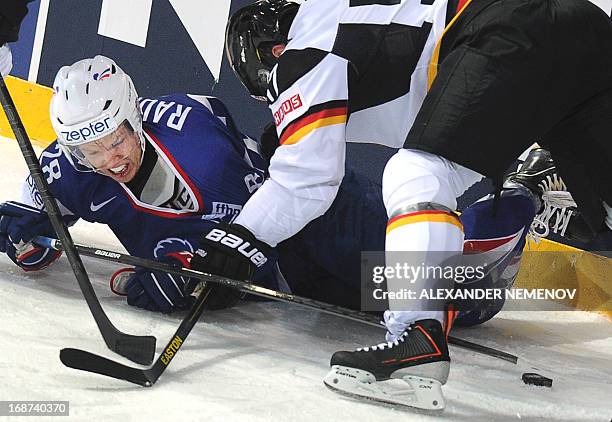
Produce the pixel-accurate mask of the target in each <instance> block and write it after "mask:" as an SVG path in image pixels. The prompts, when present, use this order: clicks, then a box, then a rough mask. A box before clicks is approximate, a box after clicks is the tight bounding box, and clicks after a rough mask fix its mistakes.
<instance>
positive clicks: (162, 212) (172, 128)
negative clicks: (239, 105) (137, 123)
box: [24, 94, 265, 258]
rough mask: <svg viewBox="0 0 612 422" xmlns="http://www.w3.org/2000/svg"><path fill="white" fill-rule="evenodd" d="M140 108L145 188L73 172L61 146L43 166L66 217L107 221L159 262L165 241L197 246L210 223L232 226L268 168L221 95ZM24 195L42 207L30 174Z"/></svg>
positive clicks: (164, 100) (134, 248)
mask: <svg viewBox="0 0 612 422" xmlns="http://www.w3.org/2000/svg"><path fill="white" fill-rule="evenodd" d="M140 106H141V110H142V114H143V129H144V133H145V138H146V145H145V159H143V165H142V167H141V169H140V170H139V175H140V173H141V172H143V171H148V172H149V173H148V174H147V177H146V178H145V180H144V181H143V183H142V186H140V187H134V186H131V182H130V186H128V185H126V184H122V183H117V182H115V181H113V180H112V179H111V178H109V177H106V176H103V175H101V174H98V173H95V172H82V171H78V170H76V169H75V168H74V167H73V166H72V165H71V164H70V162H69V161H68V159H67V158H66V157H65V156H64V155H63V154H62V153H61V150H60V148H59V146H58V144H57V142H54V143H52V144H51V145H49V147H47V148H46V149H45V151H44V152H43V153H42V155H41V157H40V161H41V165H42V169H43V172H44V174H45V176H46V178H47V182H48V183H49V186H50V188H51V191H52V193H53V195H54V197H55V198H56V199H57V200H58V202H59V203H60V204H61V206H60V207H61V208H62V212H63V213H64V214H65V215H66V217H67V218H69V219H70V218H72V217H69V216H73V217H74V218H75V219H76V218H82V219H83V220H86V221H89V222H96V223H102V224H106V225H108V227H109V228H110V229H111V230H112V231H113V232H114V234H115V235H116V236H117V238H118V239H119V240H120V242H121V243H122V244H123V245H124V247H125V248H126V250H127V251H128V252H129V253H130V254H133V255H137V256H141V257H146V258H154V249H155V246H156V245H157V243H158V242H159V241H161V240H163V239H166V238H169V237H178V238H180V239H185V240H187V241H188V242H189V243H191V247H197V242H196V240H197V239H198V237H199V236H201V234H202V233H203V232H205V231H207V230H208V229H209V228H210V225H211V224H214V222H217V221H225V222H230V221H232V220H233V219H234V218H235V217H236V215H237V214H238V213H239V212H240V210H241V209H242V205H243V204H244V203H245V202H246V201H247V199H248V198H249V197H250V196H251V194H252V193H253V192H254V191H255V190H256V189H257V188H258V187H259V186H261V184H262V183H263V181H264V178H265V170H264V168H265V164H264V161H263V159H262V158H261V156H260V155H259V153H258V144H257V142H256V141H254V140H253V139H251V138H249V137H248V136H245V135H243V134H241V133H240V132H239V131H238V130H237V128H236V126H235V124H234V122H233V120H232V118H231V116H230V114H229V112H228V111H227V109H226V107H225V106H224V105H223V103H222V102H221V101H220V100H218V99H217V98H214V97H204V96H195V95H185V94H173V95H167V96H163V97H157V98H142V99H140ZM147 157H149V158H150V160H149V158H147ZM149 162H151V165H150V166H148V167H150V168H148V169H147V168H145V167H147V166H145V163H149ZM137 177H138V176H137ZM25 193H26V195H25V196H26V198H25V201H24V202H28V203H30V204H33V205H35V206H38V207H39V208H43V205H42V201H41V199H40V195H39V193H38V192H37V190H36V188H35V186H34V184H33V182H32V179H31V177H29V178H28V180H27V184H26V192H25ZM191 247H189V248H191Z"/></svg>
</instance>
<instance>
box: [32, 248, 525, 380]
mask: <svg viewBox="0 0 612 422" xmlns="http://www.w3.org/2000/svg"><path fill="white" fill-rule="evenodd" d="M34 241H35V243H37V244H38V245H40V246H43V247H46V248H52V249H57V250H61V249H62V245H61V242H60V241H58V240H56V239H50V238H48V237H38V238H35V239H34ZM76 248H77V250H78V251H79V252H80V253H81V254H82V255H85V256H91V257H94V258H97V259H101V260H105V261H111V262H115V263H122V264H127V265H134V266H139V267H144V268H148V269H150V270H155V271H163V272H166V273H170V274H176V275H180V276H184V277H190V278H197V279H200V280H203V281H207V282H213V283H217V284H223V285H225V286H227V287H231V288H234V289H237V290H240V291H243V292H246V293H251V294H254V295H256V296H261V297H265V298H268V299H273V300H277V301H281V302H287V303H292V304H295V305H298V306H302V307H305V308H309V309H314V310H317V311H319V312H323V313H326V314H330V315H335V316H338V317H342V318H345V319H350V320H353V321H357V322H360V323H364V324H368V325H372V326H375V327H378V328H383V326H382V325H381V324H380V322H379V319H378V318H377V317H376V316H374V315H372V314H368V313H365V312H359V311H354V310H352V309H347V308H343V307H341V306H336V305H332V304H329V303H325V302H321V301H318V300H314V299H309V298H306V297H302V296H296V295H293V294H290V293H284V292H279V291H276V290H271V289H267V288H265V287H261V286H258V285H256V284H252V283H246V282H243V281H238V280H232V279H229V278H225V277H219V276H216V275H211V274H207V273H204V272H201V271H196V270H192V269H188V268H180V267H175V266H173V265H170V264H166V263H163V262H159V261H153V260H150V259H144V258H139V257H136V256H132V255H128V254H123V253H119V252H114V251H108V250H105V249H98V248H91V247H88V246H82V245H76ZM448 342H449V343H450V344H452V345H454V346H457V347H461V348H463V349H467V350H471V351H473V352H477V353H481V354H484V355H487V356H491V357H494V358H498V359H502V360H505V361H508V362H511V363H514V364H516V363H517V362H518V357H517V356H515V355H512V354H510V353H506V352H503V351H501V350H497V349H493V348H491V347H487V346H483V345H480V344H477V343H473V342H470V341H467V340H463V339H460V338H457V337H453V336H449V337H448ZM64 363H66V362H64ZM68 366H71V365H68ZM78 369H82V368H78ZM86 370H87V369H86ZM93 372H98V371H93ZM98 373H99V372H98Z"/></svg>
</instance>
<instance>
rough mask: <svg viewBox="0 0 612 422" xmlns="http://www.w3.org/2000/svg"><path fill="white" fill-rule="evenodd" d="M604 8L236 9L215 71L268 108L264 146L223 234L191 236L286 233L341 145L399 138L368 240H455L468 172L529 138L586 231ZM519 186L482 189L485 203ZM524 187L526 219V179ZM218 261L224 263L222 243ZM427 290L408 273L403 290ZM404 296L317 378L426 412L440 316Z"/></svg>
mask: <svg viewBox="0 0 612 422" xmlns="http://www.w3.org/2000/svg"><path fill="white" fill-rule="evenodd" d="M602 4H603V6H602ZM602 8H603V10H602ZM611 9H612V5H611V4H608V2H600V1H598V2H597V5H595V4H593V3H591V2H589V1H587V0H576V1H568V2H557V1H552V0H544V1H541V2H531V1H526V0H512V1H500V0H485V1H471V0H467V1H466V0H460V1H456V0H433V1H428V2H423V1H418V0H342V1H329V0H309V1H307V2H305V3H303V4H302V5H301V6H299V9H298V6H297V5H295V4H292V3H290V2H288V1H285V0H260V1H258V2H256V3H255V4H254V5H252V6H247V7H245V8H243V9H241V10H239V11H238V12H236V13H235V14H234V15H233V16H232V17H231V19H230V22H229V23H228V29H227V36H226V48H227V53H228V56H229V58H230V63H231V65H232V68H233V69H234V71H235V73H236V74H237V76H238V77H239V78H240V80H241V81H242V82H243V84H244V85H245V86H246V87H247V89H248V90H249V91H250V92H251V94H252V95H253V96H255V97H258V98H261V99H265V100H267V101H268V103H269V105H270V108H271V111H272V114H273V116H274V120H275V124H276V128H277V133H278V136H279V139H280V146H279V147H278V149H277V150H276V152H275V154H274V156H273V158H272V161H271V166H270V178H269V179H268V180H267V181H266V182H265V183H264V185H263V186H262V187H261V189H260V190H259V191H258V192H257V193H256V194H255V195H254V196H253V197H252V198H251V199H250V200H249V201H248V202H247V204H246V205H245V207H244V209H243V210H242V212H241V213H240V215H239V216H238V218H237V219H236V221H235V226H230V227H228V228H227V230H225V231H224V232H223V233H211V234H210V235H208V236H206V237H205V239H204V243H210V242H212V243H217V244H221V243H222V242H224V240H225V239H226V238H227V237H228V236H234V237H239V238H241V239H242V238H244V237H245V236H244V233H247V236H246V238H248V241H249V243H250V245H252V246H254V247H257V250H264V249H265V245H272V246H274V245H276V244H277V243H278V242H280V241H282V240H283V239H286V238H287V237H289V236H292V235H293V234H294V233H296V232H297V231H299V230H300V229H301V228H302V227H304V225H305V224H307V223H308V222H309V221H311V220H312V219H314V218H316V217H317V216H319V215H321V214H322V213H323V212H325V210H326V209H327V207H329V204H330V203H331V201H333V198H334V196H335V194H336V191H337V188H338V185H339V184H340V181H341V180H342V177H343V170H344V157H345V142H346V141H353V142H373V143H380V144H385V145H388V146H392V147H397V148H401V149H400V150H399V152H398V153H397V154H396V155H395V156H393V157H392V158H391V159H390V160H389V162H388V163H387V165H386V168H385V172H384V175H383V198H384V202H385V206H386V209H387V214H388V218H389V222H388V225H387V235H386V250H387V251H388V252H392V251H416V252H420V253H421V255H422V256H424V262H425V264H426V265H428V266H436V265H442V264H444V263H446V262H449V260H453V259H455V258H456V257H457V255H458V254H459V253H460V251H461V250H462V248H463V237H464V234H463V225H462V223H461V221H460V220H459V219H458V217H457V215H456V214H455V212H454V210H455V208H456V198H457V197H458V196H459V195H461V194H462V193H463V192H464V191H465V190H466V189H467V188H468V187H470V186H471V185H472V184H474V183H475V182H477V181H479V180H480V179H482V178H483V176H489V177H491V178H493V180H494V181H495V182H496V185H497V187H498V188H499V189H501V185H502V180H503V174H504V172H505V171H506V170H507V168H508V166H509V165H510V164H511V162H512V160H514V159H515V158H516V157H518V155H519V154H520V153H521V152H522V151H524V150H525V149H526V148H527V147H528V146H529V145H531V144H532V143H533V142H534V141H537V140H539V141H540V143H541V144H543V145H545V146H547V147H548V148H549V149H550V150H551V152H552V154H553V157H554V158H555V160H556V161H557V165H558V166H559V167H560V169H561V171H562V172H563V177H564V178H565V179H566V182H567V185H568V186H569V187H570V189H572V191H573V193H574V196H575V198H576V201H577V202H578V204H579V205H580V207H581V208H582V212H583V214H584V217H585V220H586V221H587V222H588V224H589V227H590V230H591V231H593V232H596V231H598V230H601V229H602V228H603V227H604V225H603V222H604V216H605V213H606V209H609V208H605V207H606V205H605V203H607V204H610V203H612V192H611V186H610V184H609V183H606V182H604V181H605V180H607V179H606V175H605V170H604V169H605V168H606V167H607V165H608V164H609V162H610V161H611V159H612V151H611V150H610V143H609V142H606V139H607V136H608V135H609V133H610V132H611V130H612V127H611V125H612V121H610V119H609V118H605V117H606V116H609V114H610V112H611V111H612V73H610V72H609V70H608V69H610V68H611V66H612V23H611V21H610V18H609V15H610V10H611ZM548 170H550V167H548V168H547V171H548ZM544 173H545V172H540V175H543V174H544ZM536 176H537V175H536ZM542 177H543V176H542ZM536 178H537V177H536ZM523 181H524V180H518V179H517V178H515V179H514V180H512V181H510V184H509V185H508V187H509V188H512V189H508V190H504V191H502V192H501V193H498V204H497V205H498V206H499V207H500V208H502V207H508V206H509V205H508V203H509V202H510V201H509V197H510V196H511V193H508V192H512V191H513V190H517V189H521V187H520V186H518V185H521V182H523ZM531 182H533V183H531V186H530V187H534V186H535V187H538V186H539V184H538V183H537V182H538V180H533V178H532V180H531ZM532 193H533V195H532V196H533V199H534V200H533V204H532V207H534V209H535V210H536V211H537V210H538V209H539V208H540V206H541V204H540V202H539V199H538V196H539V194H541V193H542V192H541V188H539V187H538V188H534V191H533V192H532ZM241 236H242V237H241ZM226 243H227V242H226ZM219 253H220V254H225V256H227V257H228V258H227V259H230V257H236V256H239V254H238V253H237V252H236V248H227V247H225V248H223V247H220V248H219ZM406 259H407V260H409V259H408V258H406ZM393 263H394V262H392V261H391V262H389V261H388V262H387V264H388V265H393ZM254 264H255V263H254ZM411 264H413V265H416V262H412V263H411ZM441 282H442V283H443V284H442V287H443V286H444V281H441V280H432V279H428V278H426V277H421V278H419V279H417V280H415V283H414V287H413V289H415V288H416V289H419V288H421V289H423V288H427V287H431V286H433V285H434V283H438V284H437V286H438V287H440V283H441ZM445 283H446V286H447V287H452V280H451V281H448V280H447V281H445ZM402 287H404V286H403V285H402V283H395V284H394V283H389V290H392V291H395V290H399V289H401V288H402ZM406 306H407V305H406V303H405V301H403V300H390V301H389V308H390V311H389V312H387V313H386V315H385V322H386V325H387V328H388V334H387V340H388V342H385V343H381V344H379V345H377V346H374V347H366V348H363V349H360V350H358V351H356V352H338V353H336V354H335V355H334V356H333V357H332V361H331V365H332V371H331V372H330V374H329V375H328V376H327V377H326V379H325V382H326V384H327V385H328V386H329V387H330V388H333V389H337V390H340V391H343V392H345V393H349V394H355V395H360V396H366V397H369V398H374V399H378V400H383V401H389V402H395V403H402V404H407V405H410V406H415V407H420V408H425V409H441V408H443V407H444V400H443V396H442V393H441V388H440V387H441V385H442V384H444V383H445V382H446V380H447V377H448V373H449V363H450V358H449V356H448V347H447V341H446V336H447V335H448V332H449V330H450V327H451V325H452V321H453V312H452V311H451V310H449V309H444V308H442V307H441V306H440V305H439V304H434V303H430V302H427V301H425V302H423V303H421V304H420V306H417V307H414V306H413V307H411V308H410V309H407V307H406ZM411 306H412V305H411ZM389 378H398V379H403V380H404V381H405V382H406V383H407V384H408V388H407V389H403V390H402V391H400V392H397V391H395V392H390V391H388V390H386V387H385V386H383V384H384V383H381V382H379V381H385V380H388V379H389Z"/></svg>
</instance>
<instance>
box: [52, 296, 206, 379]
mask: <svg viewBox="0 0 612 422" xmlns="http://www.w3.org/2000/svg"><path fill="white" fill-rule="evenodd" d="M209 293H210V290H207V291H206V292H204V293H203V294H201V295H200V296H199V297H198V298H197V299H196V301H195V303H194V304H193V305H192V306H191V309H190V311H189V314H187V316H186V317H185V319H183V321H182V322H181V325H179V327H178V328H177V330H176V332H175V333H174V335H173V336H172V338H171V339H170V341H169V342H168V344H167V345H166V347H165V348H164V351H163V352H162V353H161V354H160V355H159V357H158V358H157V360H156V361H155V363H154V364H153V366H151V367H150V368H146V369H140V368H133V367H131V366H127V365H123V364H121V363H119V362H115V361H113V360H110V359H106V358H105V357H102V356H99V355H95V354H93V353H90V352H86V351H84V350H79V349H70V348H66V349H62V350H61V351H60V360H61V361H62V363H63V364H64V365H66V366H68V367H70V368H74V369H80V370H81V371H88V372H95V373H96V374H100V375H105V376H107V377H112V378H116V379H121V380H125V381H129V382H131V383H134V384H138V385H142V386H144V387H151V386H152V385H153V384H155V382H156V381H157V380H158V379H159V377H160V376H161V374H163V373H164V371H165V370H166V368H167V367H168V365H169V364H170V362H171V361H172V359H174V357H175V356H176V354H177V353H178V351H179V349H180V348H181V346H182V345H183V343H184V342H185V340H186V339H187V336H188V335H189V333H190V332H191V329H192V328H193V327H194V325H195V324H196V322H198V320H199V319H200V316H201V315H202V312H203V311H204V302H205V301H206V298H207V297H208V294H209Z"/></svg>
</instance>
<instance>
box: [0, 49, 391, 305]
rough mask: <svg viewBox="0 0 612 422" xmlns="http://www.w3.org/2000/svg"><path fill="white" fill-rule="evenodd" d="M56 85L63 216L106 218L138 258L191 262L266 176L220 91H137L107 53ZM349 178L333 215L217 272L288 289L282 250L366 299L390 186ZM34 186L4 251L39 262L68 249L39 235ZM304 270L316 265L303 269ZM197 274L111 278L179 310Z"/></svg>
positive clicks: (12, 212) (222, 293) (7, 217)
mask: <svg viewBox="0 0 612 422" xmlns="http://www.w3.org/2000/svg"><path fill="white" fill-rule="evenodd" d="M53 89H54V91H55V94H54V95H53V98H52V101H51V121H52V124H53V127H54V129H55V131H56V133H57V136H58V140H57V141H56V142H54V143H52V144H51V145H49V146H48V147H47V148H46V149H45V151H44V152H43V153H42V155H41V157H40V160H41V164H42V169H43V172H44V173H45V175H46V177H47V182H48V183H49V186H50V188H51V191H52V193H53V195H54V197H55V198H56V199H57V201H58V202H59V203H60V204H61V208H62V210H63V213H64V218H65V219H66V221H67V222H68V223H74V222H75V221H76V220H77V219H83V220H86V221H89V222H97V223H103V224H106V225H108V227H109V228H110V229H111V230H112V231H113V232H114V234H115V235H116V236H117V238H118V239H119V240H120V242H121V243H122V244H123V245H124V246H125V248H126V249H127V251H128V252H129V253H131V254H133V255H136V256H141V257H145V258H153V259H159V260H170V261H178V262H179V263H180V264H181V265H184V266H187V265H189V258H190V256H191V254H193V253H194V252H195V251H196V250H197V249H198V248H199V245H198V239H199V238H200V237H201V235H202V233H207V232H208V231H210V230H211V228H213V227H222V224H223V223H230V222H231V221H233V220H234V219H235V217H236V216H237V214H238V213H239V212H240V210H241V208H242V205H243V204H244V203H245V202H246V201H247V199H248V198H249V197H250V196H251V195H252V194H253V193H254V192H255V191H256V190H257V189H258V187H259V186H261V185H262V184H263V182H264V179H265V176H266V163H265V161H264V159H262V157H261V156H260V154H259V152H258V150H259V146H258V143H257V142H256V141H254V140H253V139H251V138H249V137H248V136H245V135H243V134H241V133H240V132H239V131H238V129H237V128H236V127H235V125H234V123H233V120H232V118H231V116H230V114H229V112H228V111H227V109H226V108H225V106H224V105H223V104H222V103H221V101H219V100H218V99H216V98H212V97H203V96H194V95H184V94H175V95H169V96H164V97H158V98H141V99H140V100H139V99H138V98H137V94H136V90H135V88H134V86H133V83H132V81H131V79H130V77H129V76H128V75H127V74H125V73H124V72H123V71H122V70H121V68H120V67H119V66H117V65H116V64H115V63H114V62H113V61H112V60H110V59H108V58H105V57H102V56H97V57H95V58H94V59H86V60H82V61H79V62H77V63H75V64H73V65H72V66H66V67H64V68H62V69H61V70H60V71H59V72H58V75H57V77H56V79H55V82H54V84H53ZM344 187H345V188H344V189H343V196H340V197H339V200H338V201H337V206H336V207H334V208H333V209H332V210H330V213H329V214H328V215H326V216H323V217H322V218H321V219H320V220H318V221H316V222H313V224H311V225H310V227H308V228H307V229H306V230H304V231H303V232H302V233H300V234H298V235H297V236H295V237H294V238H293V239H290V240H288V241H287V242H285V243H284V244H282V245H279V247H278V248H277V250H276V251H275V252H273V253H272V255H269V256H268V258H269V259H268V262H267V263H261V264H262V265H261V268H259V269H258V271H257V272H256V273H255V274H252V273H250V272H248V271H249V269H248V266H246V265H228V266H226V267H225V266H224V264H223V263H217V262H214V261H213V262H207V263H206V268H207V271H209V272H213V273H215V272H216V273H224V274H227V271H231V274H232V276H233V277H235V278H239V279H246V278H251V277H252V276H253V278H254V281H255V282H258V283H260V284H264V285H266V286H268V287H272V288H276V289H285V290H287V289H288V288H289V287H288V286H286V285H285V283H284V280H283V278H282V276H280V275H279V273H280V272H281V271H279V270H278V269H277V268H276V266H275V265H274V264H275V261H276V254H277V253H278V254H280V256H281V260H280V266H281V269H280V270H282V273H284V274H286V275H287V277H288V278H289V279H290V280H295V283H294V285H293V286H292V287H293V288H294V289H295V290H296V291H298V292H300V293H304V294H308V295H314V296H316V297H319V298H322V299H324V300H326V299H329V300H334V299H338V300H340V301H342V303H343V304H345V305H348V306H358V303H359V297H358V293H357V294H355V289H353V293H349V294H346V295H345V294H344V292H345V291H347V290H349V291H350V290H351V289H347V286H350V285H351V284H354V281H356V280H358V279H359V252H360V251H361V250H362V249H367V248H370V249H381V248H382V247H383V244H382V242H383V239H382V238H381V237H380V236H379V235H378V233H379V232H380V229H381V228H382V226H381V227H376V228H377V230H373V231H371V230H368V229H369V228H370V227H374V226H372V225H371V224H370V223H369V221H381V215H379V214H380V213H384V209H383V208H382V202H381V200H380V189H379V188H378V187H376V186H373V185H372V184H371V183H369V182H367V181H366V180H364V179H361V178H359V177H358V176H356V175H350V176H348V177H347V179H346V182H345V184H344ZM24 188H25V189H24V193H23V195H22V198H21V200H20V201H19V202H13V201H9V202H6V203H4V204H2V205H0V250H2V251H4V252H6V253H7V255H8V256H9V258H10V259H11V260H13V262H15V263H16V264H17V265H19V266H20V267H21V268H23V269H24V270H26V271H33V270H39V269H42V268H45V267H46V266H48V265H49V264H50V263H52V262H53V261H54V260H55V259H57V257H58V256H59V253H58V252H56V251H52V250H48V249H43V248H40V247H37V246H35V245H32V244H31V243H30V242H29V241H30V240H31V239H32V238H33V237H34V236H36V235H53V230H52V228H51V225H50V222H49V220H48V218H47V216H46V214H45V213H44V212H42V211H41V209H42V208H43V205H42V201H41V199H40V195H39V193H38V191H37V190H36V188H35V187H34V184H33V182H32V179H31V178H30V177H28V179H27V183H26V184H25V185H24ZM356 198H362V199H363V201H362V203H363V206H362V207H361V208H359V209H358V210H355V208H354V207H350V210H349V209H348V208H347V207H346V206H344V204H347V203H352V202H353V201H354V200H355V199H356ZM373 234H375V235H373ZM314 236H323V239H326V240H328V242H326V244H327V245H329V247H326V248H321V246H320V245H319V244H318V242H316V241H314V239H313V237H314ZM365 245H367V247H366V246H365ZM201 259H204V258H201ZM304 268H310V270H311V271H309V272H308V274H304V273H303V271H302V269H304ZM305 280H308V282H306V281H305ZM187 282H188V280H183V279H180V278H178V277H173V276H171V275H168V274H164V273H160V272H151V271H148V270H145V269H142V268H136V269H135V270H128V271H124V270H122V271H120V272H118V273H117V274H115V275H114V276H113V278H112V284H111V285H112V288H113V290H114V291H115V292H118V293H120V294H126V295H127V300H128V303H130V304H132V305H136V306H139V307H142V308H146V309H149V310H154V311H162V312H171V311H173V310H176V309H183V308H185V307H187V306H189V303H190V301H191V298H190V296H189V291H188V289H187V288H186V285H187V284H188V283H187ZM279 283H280V284H279ZM330 285H331V286H332V288H331V289H330V288H323V287H321V286H328V287H329V286H330ZM316 286H319V288H318V289H317V287H316ZM214 292H215V294H211V295H209V301H208V305H209V307H211V308H218V307H224V306H229V305H231V304H232V303H234V302H235V301H236V300H237V299H238V298H239V294H238V293H237V292H235V291H233V290H230V289H225V288H215V289H214ZM357 292H358V290H357Z"/></svg>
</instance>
